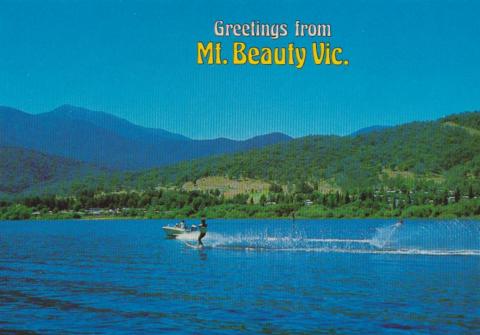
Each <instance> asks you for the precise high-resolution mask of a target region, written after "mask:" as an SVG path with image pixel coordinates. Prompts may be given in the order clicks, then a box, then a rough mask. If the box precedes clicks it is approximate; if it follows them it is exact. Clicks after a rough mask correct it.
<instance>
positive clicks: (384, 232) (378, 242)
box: [370, 223, 401, 248]
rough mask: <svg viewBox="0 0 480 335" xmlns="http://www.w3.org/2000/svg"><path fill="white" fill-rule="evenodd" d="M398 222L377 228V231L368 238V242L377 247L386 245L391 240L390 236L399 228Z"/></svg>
mask: <svg viewBox="0 0 480 335" xmlns="http://www.w3.org/2000/svg"><path fill="white" fill-rule="evenodd" d="M400 226H401V225H400V224H399V223H395V224H393V225H390V226H387V227H382V228H377V232H376V233H375V235H374V236H373V237H372V239H371V240H370V244H372V245H373V246H375V247H377V248H383V247H385V246H386V245H388V244H389V243H390V242H391V241H392V237H393V235H394V234H395V232H396V231H397V230H398V229H399V228H400Z"/></svg>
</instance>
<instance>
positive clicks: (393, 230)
mask: <svg viewBox="0 0 480 335" xmlns="http://www.w3.org/2000/svg"><path fill="white" fill-rule="evenodd" d="M400 230H401V226H400V225H398V224H393V225H388V226H385V227H380V228H377V229H376V232H375V234H374V235H373V236H372V238H370V239H350V238H308V237H305V234H304V233H299V232H298V231H295V232H294V233H293V234H291V235H286V234H284V233H283V234H282V233H276V234H272V233H269V232H268V231H265V232H264V233H260V234H258V233H250V234H248V233H247V234H236V235H223V234H219V233H208V234H207V236H206V237H205V239H204V243H205V245H208V247H209V248H212V249H222V250H237V251H259V252H260V251H275V252H305V253H309V252H312V253H350V254H391V255H427V256H480V249H470V248H464V249H460V248H458V249H457V248H456V249H448V248H442V247H433V248H423V247H418V246H402V245H401V244H399V243H398V240H397V234H398V232H399V231H400ZM197 237H198V233H186V234H182V235H180V236H178V237H177V239H179V240H182V241H183V242H184V243H188V242H194V241H196V239H197Z"/></svg>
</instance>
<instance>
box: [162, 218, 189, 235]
mask: <svg viewBox="0 0 480 335" xmlns="http://www.w3.org/2000/svg"><path fill="white" fill-rule="evenodd" d="M162 229H163V231H164V232H165V234H167V237H175V236H178V235H181V234H185V233H191V232H194V231H197V226H195V225H191V226H190V227H188V226H187V225H186V224H185V222H183V221H182V222H179V223H177V224H176V225H175V226H170V225H167V226H164V227H162Z"/></svg>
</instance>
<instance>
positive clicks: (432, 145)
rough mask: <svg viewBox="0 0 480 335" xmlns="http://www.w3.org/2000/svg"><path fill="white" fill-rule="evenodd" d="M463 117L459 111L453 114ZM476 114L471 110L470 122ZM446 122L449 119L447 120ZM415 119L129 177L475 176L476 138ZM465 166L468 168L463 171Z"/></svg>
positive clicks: (173, 180)
mask: <svg viewBox="0 0 480 335" xmlns="http://www.w3.org/2000/svg"><path fill="white" fill-rule="evenodd" d="M457 118H459V119H462V120H463V117H462V115H460V116H457ZM478 120H480V113H478V112H477V113H469V114H468V122H466V121H465V122H461V123H460V122H459V124H462V125H463V124H466V125H472V124H475V122H477V121H478ZM448 121H449V120H448ZM445 122H447V120H445V119H443V120H439V121H436V122H415V123H410V124H406V125H402V126H398V127H392V128H388V129H385V130H383V131H378V132H372V133H369V134H365V135H359V136H355V137H338V136H309V137H304V138H300V139H296V140H293V141H291V142H289V143H285V144H279V145H274V146H269V147H267V148H263V149H259V150H252V151H249V152H245V153H238V154H233V155H223V156H217V157H210V158H207V159H200V160H194V161H191V162H184V163H181V164H178V165H174V166H170V167H167V168H163V169H154V170H150V171H147V172H143V173H140V174H137V175H132V176H131V180H135V181H141V182H142V183H143V184H145V185H148V184H152V185H154V184H177V185H180V184H182V183H184V182H186V181H195V180H197V179H199V178H201V177H206V176H225V177H229V178H232V179H238V178H251V179H260V180H266V181H271V182H275V183H278V184H282V185H288V184H298V183H302V182H307V183H309V184H311V185H312V186H314V185H316V184H317V183H319V182H322V181H329V182H331V183H334V184H335V185H337V186H338V187H340V188H341V189H343V190H352V189H366V188H376V187H381V186H382V185H385V183H386V182H387V181H388V180H389V179H392V178H393V179H395V178H396V177H403V178H405V177H406V176H410V177H412V178H414V179H416V180H418V181H437V182H441V181H444V180H445V178H447V179H455V178H457V179H458V178H459V177H461V178H463V179H464V183H465V182H466V181H468V180H470V181H471V182H474V181H475V178H478V177H479V175H478V171H477V168H478V166H479V159H480V136H475V135H474V134H472V133H471V132H470V131H468V130H466V129H464V126H462V127H452V126H449V125H448V124H445ZM466 170H468V171H470V172H468V173H467V172H466Z"/></svg>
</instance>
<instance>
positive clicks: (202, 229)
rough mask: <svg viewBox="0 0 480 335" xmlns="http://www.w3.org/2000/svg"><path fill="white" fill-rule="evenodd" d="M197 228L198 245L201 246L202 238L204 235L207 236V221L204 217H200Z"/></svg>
mask: <svg viewBox="0 0 480 335" xmlns="http://www.w3.org/2000/svg"><path fill="white" fill-rule="evenodd" d="M198 227H199V229H200V235H198V245H200V246H203V243H202V238H204V237H205V235H207V227H208V225H207V219H206V218H205V217H204V216H202V219H201V221H200V225H199V226H198Z"/></svg>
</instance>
